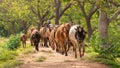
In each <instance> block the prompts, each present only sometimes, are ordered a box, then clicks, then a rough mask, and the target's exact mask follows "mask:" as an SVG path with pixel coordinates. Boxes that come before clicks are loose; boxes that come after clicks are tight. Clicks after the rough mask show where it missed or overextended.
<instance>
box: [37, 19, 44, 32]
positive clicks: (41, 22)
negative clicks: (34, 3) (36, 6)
mask: <svg viewBox="0 0 120 68" xmlns="http://www.w3.org/2000/svg"><path fill="white" fill-rule="evenodd" d="M43 22H44V21H43V20H39V21H38V30H40V27H41V26H42V25H43Z"/></svg>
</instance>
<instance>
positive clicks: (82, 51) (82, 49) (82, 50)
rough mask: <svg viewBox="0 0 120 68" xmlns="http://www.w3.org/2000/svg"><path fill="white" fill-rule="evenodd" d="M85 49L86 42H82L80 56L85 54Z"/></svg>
mask: <svg viewBox="0 0 120 68" xmlns="http://www.w3.org/2000/svg"><path fill="white" fill-rule="evenodd" d="M84 51H85V48H84V43H80V44H79V54H80V57H82V56H84Z"/></svg>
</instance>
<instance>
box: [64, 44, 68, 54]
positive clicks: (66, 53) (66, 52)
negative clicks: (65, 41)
mask: <svg viewBox="0 0 120 68" xmlns="http://www.w3.org/2000/svg"><path fill="white" fill-rule="evenodd" d="M64 48H65V56H67V55H68V54H67V46H66V45H64Z"/></svg>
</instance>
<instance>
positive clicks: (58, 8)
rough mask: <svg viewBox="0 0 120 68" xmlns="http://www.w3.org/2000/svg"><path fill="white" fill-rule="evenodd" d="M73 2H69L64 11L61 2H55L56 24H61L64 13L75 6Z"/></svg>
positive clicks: (59, 0)
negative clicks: (60, 20)
mask: <svg viewBox="0 0 120 68" xmlns="http://www.w3.org/2000/svg"><path fill="white" fill-rule="evenodd" d="M73 3H74V2H73V1H68V3H67V4H66V5H65V7H64V8H63V9H62V6H61V0H54V6H55V24H59V19H60V17H61V16H62V15H63V14H64V12H65V11H66V10H67V9H68V8H70V7H71V5H72V4H73Z"/></svg>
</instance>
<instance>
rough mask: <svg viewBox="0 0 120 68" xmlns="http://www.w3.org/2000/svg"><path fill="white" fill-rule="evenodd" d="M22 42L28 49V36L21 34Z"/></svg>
mask: <svg viewBox="0 0 120 68" xmlns="http://www.w3.org/2000/svg"><path fill="white" fill-rule="evenodd" d="M20 40H21V42H22V45H23V48H26V40H27V36H26V35H25V34H21V36H20Z"/></svg>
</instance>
